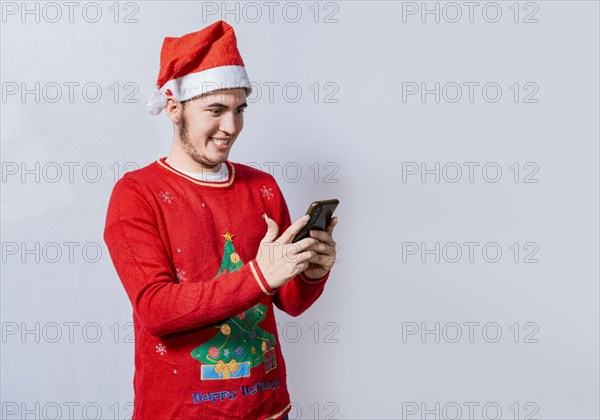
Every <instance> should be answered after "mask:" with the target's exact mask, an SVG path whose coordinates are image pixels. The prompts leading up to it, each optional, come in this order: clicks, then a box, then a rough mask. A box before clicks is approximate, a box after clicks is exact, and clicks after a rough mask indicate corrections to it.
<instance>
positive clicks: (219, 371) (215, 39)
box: [104, 21, 337, 420]
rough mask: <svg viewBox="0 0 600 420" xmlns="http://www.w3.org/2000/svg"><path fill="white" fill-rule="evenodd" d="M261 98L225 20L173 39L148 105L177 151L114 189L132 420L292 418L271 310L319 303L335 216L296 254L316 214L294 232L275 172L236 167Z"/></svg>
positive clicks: (109, 233)
mask: <svg viewBox="0 0 600 420" xmlns="http://www.w3.org/2000/svg"><path fill="white" fill-rule="evenodd" d="M250 92H251V86H250V82H249V80H248V77H247V74H246V71H245V68H244V64H243V61H242V59H241V56H240V54H239V51H238V49H237V44H236V39H235V34H234V32H233V29H232V28H231V26H229V25H227V24H226V23H225V22H223V21H218V22H216V23H214V24H213V25H210V26H209V27H207V28H205V29H203V30H202V31H199V32H195V33H191V34H187V35H185V36H183V37H181V38H165V41H164V43H163V49H162V51H161V70H160V73H159V78H158V82H157V89H156V90H155V93H154V95H153V97H152V98H151V100H150V101H149V104H148V109H149V111H150V112H151V113H153V114H158V113H160V112H161V110H162V109H164V110H165V112H166V114H167V116H168V117H169V119H170V120H171V121H172V123H173V125H174V137H173V147H172V150H171V152H170V154H169V156H167V157H166V158H165V157H163V158H160V159H158V160H157V161H155V162H153V163H152V164H150V165H148V166H146V167H144V168H141V169H139V170H136V171H131V172H128V173H126V174H125V175H124V176H123V177H122V178H121V179H120V180H119V181H118V182H117V183H116V184H115V187H114V189H113V192H112V195H111V198H110V203H109V206H108V211H107V217H106V226H105V230H104V239H105V242H106V244H107V247H108V249H109V252H110V255H111V258H112V261H113V263H114V265H115V269H116V271H117V274H118V275H119V278H120V279H121V282H122V284H123V286H124V288H125V291H126V293H127V295H128V297H129V299H130V301H131V304H132V307H133V320H134V329H135V377H134V391H135V400H134V412H133V419H152V420H154V419H191V418H196V419H200V418H201V419H206V418H215V419H224V418H248V419H282V418H283V419H286V418H287V413H288V412H289V411H290V409H291V404H290V397H289V394H288V391H287V386H286V369H285V362H284V359H283V356H282V354H281V346H280V340H279V336H278V334H277V330H276V328H275V326H276V323H275V318H274V308H273V305H275V306H277V307H278V308H279V309H281V310H283V311H285V312H286V313H288V314H290V315H292V316H298V315H300V314H301V313H303V312H304V311H305V310H306V309H308V308H309V307H310V306H311V305H312V304H313V303H314V302H315V301H316V299H317V298H318V297H319V296H320V295H321V294H322V292H323V289H324V285H325V283H326V281H327V279H328V277H329V273H330V270H331V268H332V266H333V264H334V262H335V259H336V243H335V241H334V240H333V237H332V233H333V228H334V227H335V225H336V224H337V218H332V221H331V222H330V224H329V225H328V226H327V228H326V230H325V231H323V232H319V231H313V232H311V237H309V238H305V239H303V240H301V241H298V242H296V243H294V244H292V243H291V242H292V239H293V237H294V236H295V234H296V233H297V232H298V231H299V230H300V229H301V228H302V226H304V225H305V224H306V223H307V219H308V218H307V217H301V218H300V219H298V220H296V221H295V222H294V223H293V224H292V223H291V220H290V215H289V211H288V208H287V205H286V202H285V200H284V198H283V196H282V194H281V190H280V189H279V187H278V185H277V183H276V181H275V179H274V178H273V176H271V175H270V174H267V173H265V172H262V171H259V170H257V169H255V168H252V167H249V166H246V165H242V164H239V163H234V162H231V161H229V160H228V156H229V152H230V150H231V148H232V146H233V144H234V143H235V141H236V140H237V138H238V136H239V134H240V133H241V131H242V128H243V122H244V118H243V112H244V109H245V108H246V106H247V104H246V95H247V94H249V93H250ZM265 231H266V233H265Z"/></svg>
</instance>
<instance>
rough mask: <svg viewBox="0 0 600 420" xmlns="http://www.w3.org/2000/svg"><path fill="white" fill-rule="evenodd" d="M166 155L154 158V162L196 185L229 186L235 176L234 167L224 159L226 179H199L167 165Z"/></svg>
mask: <svg viewBox="0 0 600 420" xmlns="http://www.w3.org/2000/svg"><path fill="white" fill-rule="evenodd" d="M166 159H167V157H166V156H165V157H162V158H160V159H157V160H156V163H158V165H159V166H161V167H163V168H164V169H166V170H168V171H170V172H173V173H174V174H175V175H178V176H180V177H182V178H185V179H187V180H188V181H190V182H193V183H194V184H196V185H202V186H205V187H215V188H224V187H229V186H230V185H231V184H233V179H234V178H235V168H234V166H233V164H232V163H231V162H230V161H228V160H226V161H225V165H227V168H228V169H229V176H228V177H227V179H226V180H225V181H212V182H209V181H200V180H199V179H196V178H192V177H191V176H188V175H186V174H184V173H183V172H180V171H178V170H177V169H175V168H173V167H172V166H171V165H169V164H168V163H167V162H166Z"/></svg>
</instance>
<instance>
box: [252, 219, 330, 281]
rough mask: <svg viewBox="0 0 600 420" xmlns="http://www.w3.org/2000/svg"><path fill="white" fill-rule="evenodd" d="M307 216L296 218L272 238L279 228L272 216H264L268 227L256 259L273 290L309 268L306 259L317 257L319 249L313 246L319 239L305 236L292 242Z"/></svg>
mask: <svg viewBox="0 0 600 420" xmlns="http://www.w3.org/2000/svg"><path fill="white" fill-rule="evenodd" d="M308 219H309V217H308V216H303V217H301V218H299V219H298V220H296V221H295V222H294V223H293V224H292V225H290V227H288V228H287V229H286V231H285V232H283V234H282V235H281V236H280V237H279V238H277V239H275V238H276V237H277V234H278V233H279V227H278V226H277V223H275V221H274V220H273V219H270V218H269V217H267V216H266V215H265V220H266V222H267V226H268V230H267V233H266V235H265V237H264V238H263V240H262V242H261V244H260V248H259V250H258V254H257V256H256V262H257V264H258V266H259V268H260V271H262V273H263V275H264V276H265V279H266V280H267V283H269V286H271V288H272V289H275V288H278V287H281V286H283V285H284V284H286V283H287V282H288V281H290V280H291V279H292V278H294V277H295V276H297V275H298V274H300V273H301V272H303V271H304V270H306V269H307V268H309V267H310V263H309V262H308V261H309V260H310V259H311V258H316V257H317V253H318V251H317V250H316V249H312V248H313V247H315V246H316V245H317V244H318V243H319V240H318V239H316V238H304V239H302V240H300V241H298V242H296V243H292V241H293V240H294V237H295V236H296V234H297V233H298V232H299V231H300V229H302V227H303V226H304V225H306V223H307V222H308Z"/></svg>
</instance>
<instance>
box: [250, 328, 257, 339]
mask: <svg viewBox="0 0 600 420" xmlns="http://www.w3.org/2000/svg"><path fill="white" fill-rule="evenodd" d="M255 338H256V330H252V331H250V339H252V340H254V339H255Z"/></svg>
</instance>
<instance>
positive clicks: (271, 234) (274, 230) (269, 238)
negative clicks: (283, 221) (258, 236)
mask: <svg viewBox="0 0 600 420" xmlns="http://www.w3.org/2000/svg"><path fill="white" fill-rule="evenodd" d="M263 218H264V219H265V221H266V222H267V233H266V234H265V236H264V238H263V242H273V241H274V240H275V238H277V234H278V233H279V226H277V223H275V220H273V219H271V218H269V216H267V215H266V213H265V214H263Z"/></svg>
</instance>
